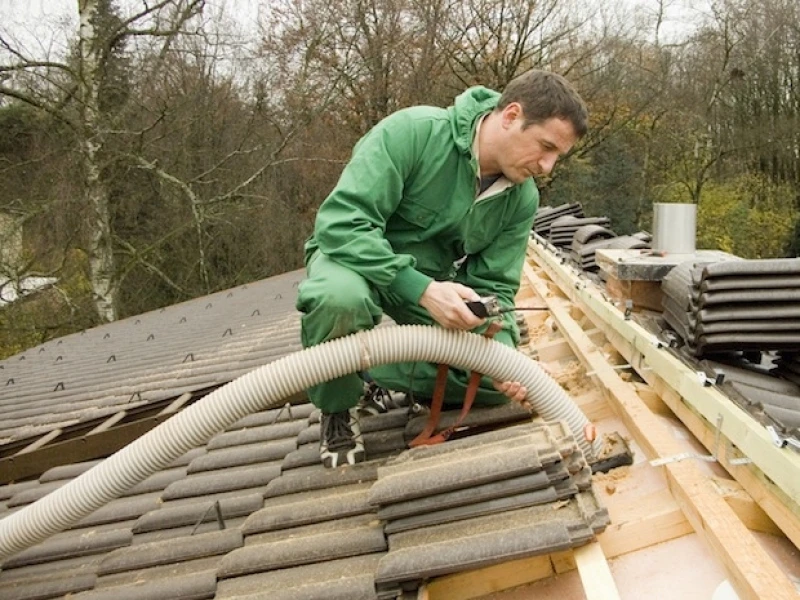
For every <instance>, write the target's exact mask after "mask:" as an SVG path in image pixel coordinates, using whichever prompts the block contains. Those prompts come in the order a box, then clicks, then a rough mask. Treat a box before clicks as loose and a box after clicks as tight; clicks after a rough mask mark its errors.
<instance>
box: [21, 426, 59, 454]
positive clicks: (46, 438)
mask: <svg viewBox="0 0 800 600" xmlns="http://www.w3.org/2000/svg"><path fill="white" fill-rule="evenodd" d="M62 433H63V430H62V429H53V431H48V432H47V433H46V434H44V435H43V436H42V437H40V438H39V439H38V440H36V441H34V442H33V443H31V444H28V445H27V446H25V447H24V448H23V449H22V450H20V451H19V452H17V453H16V454H15V455H14V456H20V455H22V454H28V453H29V452H33V451H35V450H38V449H39V448H41V447H43V446H46V445H47V444H49V443H50V442H52V441H53V440H54V439H56V438H57V437H58V436H60V435H61V434H62Z"/></svg>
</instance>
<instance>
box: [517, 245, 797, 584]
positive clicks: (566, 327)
mask: <svg viewBox="0 0 800 600" xmlns="http://www.w3.org/2000/svg"><path fill="white" fill-rule="evenodd" d="M535 250H536V252H535V254H536V256H537V257H538V258H540V259H542V263H545V264H546V262H547V259H548V258H549V259H550V260H553V261H554V259H552V257H547V256H540V255H543V254H544V253H543V252H541V251H540V250H538V249H535ZM546 266H547V267H548V268H549V272H550V274H551V277H552V278H554V279H555V278H556V277H558V276H559V271H560V269H555V268H554V266H553V265H549V264H547V265H546ZM555 267H558V265H555ZM524 273H525V276H526V277H527V278H528V279H529V281H530V283H531V285H532V286H533V287H534V288H535V289H536V290H537V291H538V292H539V293H540V294H541V296H542V298H543V299H544V300H545V301H547V302H548V305H549V306H550V309H551V314H552V316H553V318H554V319H556V322H557V323H558V325H559V327H560V329H561V331H562V332H563V333H564V335H565V337H567V338H568V339H569V340H570V343H571V345H572V346H573V349H574V350H575V353H576V355H577V356H578V357H579V358H580V359H581V361H582V362H584V364H585V365H586V368H587V370H588V371H594V373H595V375H594V378H595V380H596V381H597V382H598V384H599V385H601V387H602V388H603V389H604V390H605V391H606V392H607V394H608V399H609V402H611V403H612V405H613V406H614V407H615V409H616V410H617V412H618V414H619V416H620V418H621V419H622V420H623V422H624V423H625V426H626V427H627V428H628V430H629V431H630V433H631V434H632V435H633V437H634V438H635V439H636V441H637V442H638V443H639V445H640V446H641V447H642V449H643V450H644V451H645V453H646V454H647V455H648V456H649V457H650V458H657V457H671V456H675V455H677V454H680V453H681V452H683V451H684V448H683V447H682V446H681V445H680V444H679V443H678V442H677V441H676V440H675V438H674V437H673V435H672V433H671V432H670V431H669V430H668V429H667V427H666V426H665V425H664V424H663V423H662V421H660V420H659V418H658V417H656V416H655V415H654V414H653V413H652V412H650V410H649V409H648V408H647V406H646V405H645V403H644V402H643V401H642V399H641V398H639V396H638V394H636V392H635V390H634V389H633V388H632V387H631V386H630V385H629V384H626V383H625V382H624V381H623V380H622V379H620V377H619V375H618V374H617V373H616V371H615V370H614V369H613V368H612V367H611V365H609V364H608V362H606V360H605V359H604V357H603V356H602V354H601V353H600V352H599V350H598V349H597V347H596V346H595V345H594V344H593V343H592V342H591V340H589V339H588V338H587V337H586V335H585V333H584V332H583V330H582V329H581V328H580V327H578V325H577V323H575V321H574V320H573V319H572V318H571V317H570V315H569V312H568V305H567V304H566V303H565V302H563V301H558V300H555V299H553V298H552V297H549V296H548V290H547V287H546V284H545V282H543V281H542V280H541V279H539V277H538V276H537V274H536V273H535V272H534V270H533V268H532V267H531V266H530V265H529V264H526V265H525V268H524ZM554 275H555V277H554ZM561 277H562V278H564V279H566V281H568V282H569V285H565V286H563V289H564V290H565V291H567V290H568V291H569V293H576V294H577V293H578V292H581V291H585V288H586V286H585V285H584V286H581V285H576V282H575V281H573V280H572V279H571V278H570V277H569V276H567V275H566V273H564V274H561ZM606 304H607V303H606ZM620 316H621V315H620ZM664 470H665V474H666V475H667V481H668V483H669V486H670V489H671V490H672V492H673V495H674V496H675V499H676V500H677V501H678V504H679V505H680V506H681V508H682V510H683V512H684V514H685V515H686V517H687V518H688V520H689V522H690V523H691V524H692V526H693V527H694V529H695V531H696V532H697V533H698V534H699V535H700V536H701V537H703V538H704V539H705V540H706V541H707V542H708V543H709V545H710V546H711V547H712V548H713V550H714V552H715V554H716V555H717V557H718V558H719V559H720V561H721V562H722V564H723V565H724V566H725V568H726V570H727V571H728V573H729V574H730V576H731V580H732V581H733V584H734V586H735V588H736V590H737V592H738V593H739V594H740V596H742V597H744V598H752V599H753V600H757V599H765V598H785V599H787V600H788V599H789V598H793V599H795V600H796V593H795V591H794V586H793V584H792V582H791V581H790V580H789V578H788V577H787V575H786V574H785V573H784V572H783V571H782V570H781V569H780V568H779V567H778V565H776V564H775V562H774V561H773V560H772V559H771V558H770V557H769V555H768V554H767V553H766V551H765V550H764V549H763V548H762V547H761V545H760V544H759V543H758V541H757V540H756V539H755V538H754V537H753V535H752V534H751V533H750V531H749V530H748V529H747V528H746V527H745V526H744V524H743V523H742V522H741V521H740V520H739V518H738V517H737V516H736V514H735V513H734V512H733V510H732V509H731V508H730V506H728V504H727V503H726V502H725V500H724V499H723V498H722V497H720V496H719V495H718V494H715V493H714V492H713V490H712V489H711V487H710V484H709V482H708V480H707V479H706V477H705V476H704V475H703V474H702V473H701V472H700V470H699V468H698V466H697V465H696V464H695V463H693V462H691V461H682V462H672V463H668V464H666V465H665V466H664ZM798 472H800V471H798Z"/></svg>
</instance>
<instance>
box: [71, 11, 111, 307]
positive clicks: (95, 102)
mask: <svg viewBox="0 0 800 600" xmlns="http://www.w3.org/2000/svg"><path fill="white" fill-rule="evenodd" d="M78 4H79V17H80V32H79V43H78V49H79V52H80V59H81V60H80V65H81V76H80V80H79V88H80V100H81V111H82V113H83V114H82V119H81V130H80V134H79V137H80V140H79V145H80V151H81V158H82V161H83V177H84V193H85V198H86V202H87V205H88V208H89V218H90V225H89V226H90V228H91V237H90V241H89V278H90V281H91V286H92V292H93V297H94V303H95V308H96V310H97V314H98V316H99V317H100V319H101V320H102V321H104V322H109V321H115V320H116V319H117V302H116V295H117V290H116V286H115V284H114V252H113V246H112V243H111V220H110V218H109V207H108V203H109V198H108V189H107V187H106V185H105V183H104V181H103V179H102V176H101V172H100V164H99V163H100V151H101V150H102V148H103V141H104V134H103V130H102V125H101V123H100V102H99V89H100V77H101V62H100V44H99V42H98V40H97V36H98V32H97V31H96V30H95V27H94V25H93V22H94V17H95V14H96V12H97V8H98V6H97V0H80V1H79V3H78Z"/></svg>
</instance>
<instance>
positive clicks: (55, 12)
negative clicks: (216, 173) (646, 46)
mask: <svg viewBox="0 0 800 600" xmlns="http://www.w3.org/2000/svg"><path fill="white" fill-rule="evenodd" d="M275 1H276V0H216V1H213V0H209V2H208V4H209V5H211V4H217V5H218V6H224V7H225V12H226V13H227V14H228V15H229V16H236V17H237V21H239V23H240V24H242V25H244V24H247V23H254V22H256V20H257V18H258V14H259V5H261V6H269V5H270V4H271V3H273V2H275ZM582 1H583V2H585V3H586V6H587V8H589V7H592V8H594V7H595V6H596V5H595V3H594V1H593V0H582ZM708 1H709V0H664V4H665V6H667V11H666V20H665V24H664V26H663V28H662V39H661V40H660V41H662V42H669V41H671V40H670V38H673V39H674V37H675V36H676V35H677V36H680V35H681V34H682V33H685V32H686V31H687V30H689V29H691V28H692V27H693V26H696V24H697V23H698V22H699V21H700V20H701V17H702V15H703V14H704V13H706V7H707V6H708ZM77 2H78V0H0V31H2V32H3V33H4V34H5V35H9V34H11V35H12V36H13V37H14V38H16V40H17V41H22V42H23V43H24V44H25V46H26V49H27V50H28V52H30V53H33V54H35V55H36V56H37V58H43V57H44V56H52V55H53V54H54V53H55V54H56V55H63V49H64V48H65V47H66V41H67V39H68V38H69V37H72V35H74V28H75V21H76V18H77V17H76V14H77ZM120 3H121V4H123V5H124V4H128V5H133V6H136V5H137V4H141V3H142V0H121V2H120ZM628 3H630V4H631V6H632V8H631V10H630V14H632V15H636V14H639V15H642V16H643V15H644V13H647V14H651V15H652V14H654V12H655V10H656V8H657V6H658V0H622V2H620V3H619V4H617V6H618V7H620V6H622V5H623V4H628ZM625 14H626V15H627V14H629V12H628V10H625ZM681 37H682V36H681Z"/></svg>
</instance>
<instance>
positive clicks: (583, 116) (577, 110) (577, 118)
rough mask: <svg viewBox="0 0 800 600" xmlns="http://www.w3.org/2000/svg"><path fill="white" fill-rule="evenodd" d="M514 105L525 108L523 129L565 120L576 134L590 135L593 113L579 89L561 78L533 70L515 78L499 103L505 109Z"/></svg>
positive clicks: (499, 108) (498, 108)
mask: <svg viewBox="0 0 800 600" xmlns="http://www.w3.org/2000/svg"><path fill="white" fill-rule="evenodd" d="M512 102H517V103H519V104H520V105H521V106H522V113H523V116H524V117H525V121H524V123H523V125H522V127H523V129H525V128H527V127H530V126H531V125H535V124H537V123H543V122H544V121H547V120H548V119H552V118H558V119H564V120H566V121H569V122H570V123H572V127H573V128H574V129H575V134H576V135H577V136H578V137H579V138H581V137H583V136H584V135H586V130H587V128H588V123H587V122H588V119H589V111H588V110H587V109H586V104H585V103H584V102H583V99H582V98H581V97H580V96H579V95H578V92H576V91H575V88H573V87H572V85H571V84H570V83H569V82H568V81H567V80H566V79H565V78H564V77H562V76H561V75H558V74H557V73H551V72H549V71H539V70H537V69H531V70H530V71H526V72H525V73H523V74H522V75H519V76H518V77H515V78H514V79H512V80H511V81H510V82H509V83H508V85H507V86H506V89H505V90H504V91H503V94H502V95H501V96H500V101H499V102H498V103H497V108H496V110H498V111H500V110H503V109H504V108H505V107H506V106H508V105H509V104H511V103H512Z"/></svg>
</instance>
